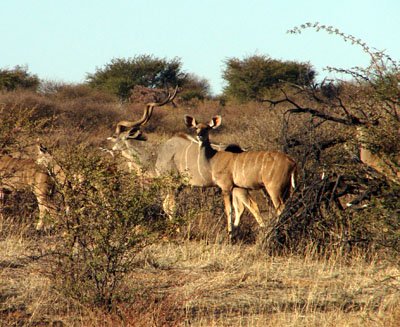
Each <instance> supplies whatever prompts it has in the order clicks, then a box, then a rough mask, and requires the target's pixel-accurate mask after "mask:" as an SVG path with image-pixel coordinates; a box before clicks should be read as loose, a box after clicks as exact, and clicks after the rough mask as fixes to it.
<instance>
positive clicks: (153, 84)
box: [87, 55, 183, 100]
mask: <svg viewBox="0 0 400 327" xmlns="http://www.w3.org/2000/svg"><path fill="white" fill-rule="evenodd" d="M181 66H182V63H181V61H180V60H179V59H178V58H174V59H172V60H169V61H168V60H167V59H159V58H154V57H153V56H149V55H141V56H136V57H133V58H128V59H124V58H115V59H112V60H111V62H110V63H109V64H106V65H105V67H104V68H98V69H97V70H96V72H95V73H93V74H88V76H87V81H88V84H89V85H90V86H92V87H94V88H99V89H102V90H104V91H107V92H109V93H111V94H114V95H117V96H118V97H119V98H120V99H121V100H127V99H128V98H129V95H130V92H131V89H132V88H133V87H134V86H135V85H142V86H145V87H149V88H157V87H158V88H163V87H164V86H165V85H180V84H181V81H182V78H183V76H182V74H181Z"/></svg>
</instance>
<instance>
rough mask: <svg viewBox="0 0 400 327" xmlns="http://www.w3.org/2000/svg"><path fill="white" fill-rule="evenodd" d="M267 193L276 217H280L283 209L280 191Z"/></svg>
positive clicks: (269, 190)
mask: <svg viewBox="0 0 400 327" xmlns="http://www.w3.org/2000/svg"><path fill="white" fill-rule="evenodd" d="M267 193H268V194H269V196H270V198H271V201H272V204H273V205H274V208H275V210H276V213H277V215H278V216H280V214H281V213H282V212H283V209H285V203H284V200H283V198H282V195H281V194H282V192H281V190H278V189H267Z"/></svg>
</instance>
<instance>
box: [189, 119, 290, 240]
mask: <svg viewBox="0 0 400 327" xmlns="http://www.w3.org/2000/svg"><path fill="white" fill-rule="evenodd" d="M184 120H185V124H186V126H187V127H189V128H192V129H194V130H195V131H196V135H197V140H198V142H199V143H198V144H199V145H198V146H199V150H198V152H199V156H198V158H197V160H198V162H199V163H198V165H199V167H200V166H201V167H202V168H201V171H202V172H203V173H204V172H208V174H210V178H211V180H213V181H214V183H215V184H216V185H217V186H218V187H220V188H221V190H222V193H223V197H224V204H225V211H226V215H227V219H228V232H229V235H230V236H232V233H233V229H234V226H233V225H232V191H233V190H234V189H235V188H238V187H239V188H241V189H245V190H257V189H261V188H263V187H264V188H265V190H266V192H267V193H268V195H269V196H270V198H271V200H272V203H273V205H274V207H275V209H276V211H277V213H278V215H280V214H281V213H282V211H283V209H284V205H285V200H286V199H287V198H288V196H289V195H290V189H291V186H292V187H293V188H295V183H294V182H295V175H296V162H295V161H294V160H293V159H292V158H290V157H289V156H287V155H286V154H284V153H281V152H270V151H249V152H242V153H232V152H227V151H216V150H214V149H213V148H212V146H211V143H210V140H209V135H208V134H209V131H210V130H211V129H215V128H217V127H219V126H220V125H221V121H222V118H221V116H214V117H213V118H212V119H211V121H210V122H209V123H208V124H204V123H197V122H196V120H195V119H194V118H193V117H191V116H188V115H185V119H184Z"/></svg>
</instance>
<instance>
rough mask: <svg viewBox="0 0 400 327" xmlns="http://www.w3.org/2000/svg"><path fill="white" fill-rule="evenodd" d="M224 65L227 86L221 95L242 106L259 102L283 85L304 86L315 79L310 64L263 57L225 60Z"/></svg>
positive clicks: (224, 77)
mask: <svg viewBox="0 0 400 327" xmlns="http://www.w3.org/2000/svg"><path fill="white" fill-rule="evenodd" d="M225 65H226V68H225V70H224V71H223V75H222V77H223V79H224V80H225V81H226V82H227V86H226V87H225V88H224V95H226V96H228V97H233V98H236V99H237V100H239V101H242V102H243V101H248V100H258V99H261V98H262V97H263V96H264V95H265V93H266V92H267V91H268V90H270V89H271V88H275V87H279V86H281V85H282V84H284V83H295V84H298V85H307V84H309V83H311V82H313V80H314V77H315V71H314V69H313V68H312V66H311V65H310V64H309V63H299V62H295V61H281V60H277V59H272V58H270V57H268V56H265V55H253V56H250V57H247V58H244V59H238V58H228V59H227V60H226V61H225Z"/></svg>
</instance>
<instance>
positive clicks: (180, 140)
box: [156, 133, 265, 227]
mask: <svg viewBox="0 0 400 327" xmlns="http://www.w3.org/2000/svg"><path fill="white" fill-rule="evenodd" d="M210 151H211V152H217V151H221V152H231V153H240V152H243V150H242V149H241V148H240V147H239V146H238V145H235V144H230V145H226V146H224V145H216V144H210ZM156 172H157V174H159V175H162V174H167V173H171V172H173V173H178V174H179V175H180V176H182V177H187V178H188V179H187V182H188V184H189V185H191V186H195V187H216V186H217V184H216V183H215V181H214V180H213V178H212V173H211V170H210V167H209V165H207V163H206V162H204V158H203V157H202V152H201V144H200V143H199V142H198V141H197V140H195V139H194V138H192V137H191V136H189V135H186V134H183V133H182V134H178V135H175V136H173V137H172V138H170V139H169V140H168V141H166V142H165V143H164V144H163V145H162V146H161V148H160V150H159V152H158V156H157V161H156ZM232 197H233V204H234V209H235V223H234V225H235V227H237V226H238V225H239V222H240V217H241V216H242V214H243V211H244V207H247V208H248V209H249V211H250V212H251V213H252V214H253V216H254V217H255V219H256V220H257V222H258V224H259V225H260V226H261V227H264V226H265V225H264V222H263V219H262V217H261V214H260V211H259V209H258V205H257V203H256V202H255V201H254V200H253V199H252V197H251V195H250V194H249V192H248V190H246V189H243V188H238V187H235V188H233V191H232ZM163 207H164V211H165V212H166V213H167V214H168V216H170V218H171V217H172V215H173V213H174V211H175V194H174V192H169V193H168V194H167V196H166V198H165V200H164V202H163Z"/></svg>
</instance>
